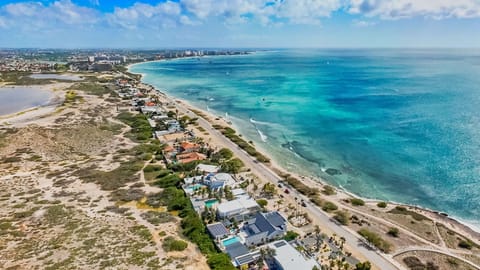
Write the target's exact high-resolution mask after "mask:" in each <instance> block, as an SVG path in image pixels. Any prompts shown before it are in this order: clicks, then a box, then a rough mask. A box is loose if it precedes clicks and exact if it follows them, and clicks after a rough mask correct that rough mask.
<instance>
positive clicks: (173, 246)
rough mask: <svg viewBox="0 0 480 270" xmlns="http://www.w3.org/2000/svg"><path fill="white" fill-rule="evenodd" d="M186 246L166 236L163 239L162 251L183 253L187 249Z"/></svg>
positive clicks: (183, 242) (184, 243)
mask: <svg viewBox="0 0 480 270" xmlns="http://www.w3.org/2000/svg"><path fill="white" fill-rule="evenodd" d="M187 246H188V244H187V242H185V241H182V240H175V238H173V236H167V237H165V239H163V243H162V248H163V250H165V251H167V252H169V251H184V250H185V249H186V248H187Z"/></svg>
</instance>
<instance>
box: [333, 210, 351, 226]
mask: <svg viewBox="0 0 480 270" xmlns="http://www.w3.org/2000/svg"><path fill="white" fill-rule="evenodd" d="M333 218H334V219H335V220H336V221H338V222H339V223H340V224H342V225H344V226H346V225H348V222H349V219H350V216H349V214H348V212H347V211H337V212H335V215H334V216H333Z"/></svg>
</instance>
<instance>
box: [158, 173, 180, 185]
mask: <svg viewBox="0 0 480 270" xmlns="http://www.w3.org/2000/svg"><path fill="white" fill-rule="evenodd" d="M181 181H182V179H181V178H180V177H178V175H176V174H169V175H167V176H164V177H162V178H160V179H158V180H157V181H155V185H158V186H159V187H161V188H166V187H175V186H178V185H179V183H180V182H181Z"/></svg>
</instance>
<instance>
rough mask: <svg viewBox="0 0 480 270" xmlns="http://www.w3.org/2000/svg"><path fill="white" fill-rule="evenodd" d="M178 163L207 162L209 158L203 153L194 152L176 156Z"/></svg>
mask: <svg viewBox="0 0 480 270" xmlns="http://www.w3.org/2000/svg"><path fill="white" fill-rule="evenodd" d="M176 159H177V162H180V163H189V162H192V161H196V160H205V159H207V156H205V155H204V154H201V153H197V152H193V153H185V154H179V155H177V156H176Z"/></svg>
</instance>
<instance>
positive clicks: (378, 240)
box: [358, 229, 392, 253]
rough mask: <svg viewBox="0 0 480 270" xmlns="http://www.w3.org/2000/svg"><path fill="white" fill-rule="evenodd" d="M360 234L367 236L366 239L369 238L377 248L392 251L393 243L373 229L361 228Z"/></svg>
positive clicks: (386, 251)
mask: <svg viewBox="0 0 480 270" xmlns="http://www.w3.org/2000/svg"><path fill="white" fill-rule="evenodd" d="M358 234H360V235H361V236H362V237H363V238H365V240H367V241H368V242H369V243H370V244H372V245H374V246H375V247H376V248H378V249H379V250H381V251H383V252H385V253H388V252H390V250H391V248H392V245H391V244H390V243H389V242H387V241H385V240H384V239H383V238H382V237H380V236H379V235H378V234H376V233H374V232H372V231H369V230H367V229H361V230H359V231H358Z"/></svg>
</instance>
